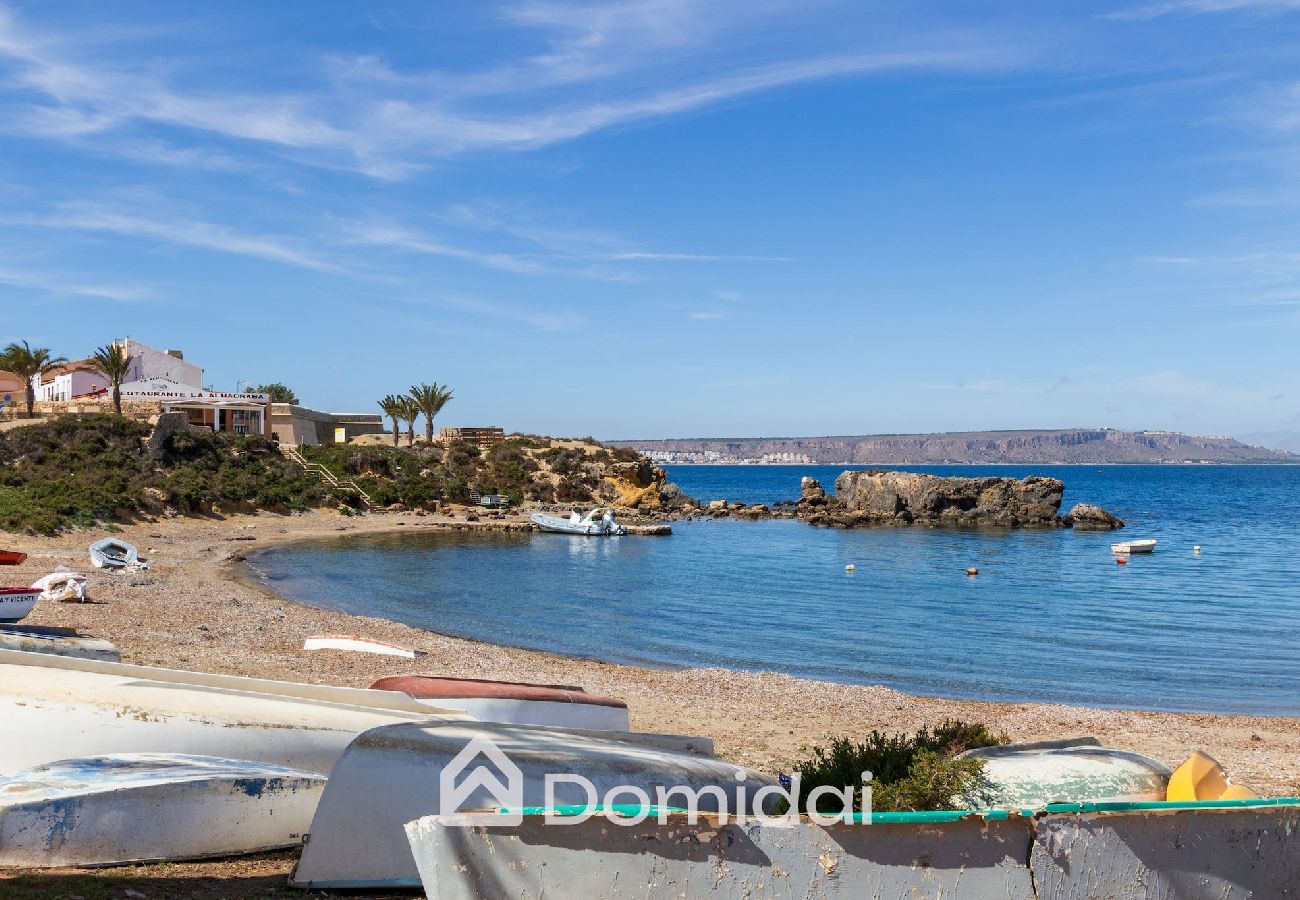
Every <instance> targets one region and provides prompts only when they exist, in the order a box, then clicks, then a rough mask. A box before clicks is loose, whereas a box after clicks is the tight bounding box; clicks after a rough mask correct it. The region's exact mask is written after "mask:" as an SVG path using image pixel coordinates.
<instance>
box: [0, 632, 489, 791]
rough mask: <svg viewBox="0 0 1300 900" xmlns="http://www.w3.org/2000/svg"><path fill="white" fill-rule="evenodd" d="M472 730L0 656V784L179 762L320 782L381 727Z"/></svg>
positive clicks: (264, 690)
mask: <svg viewBox="0 0 1300 900" xmlns="http://www.w3.org/2000/svg"><path fill="white" fill-rule="evenodd" d="M424 721H455V722H460V721H472V720H471V719H470V718H469V717H468V716H467V715H466V714H465V713H463V712H461V711H460V710H454V709H440V708H437V707H433V706H430V705H428V704H425V703H420V702H418V701H416V700H414V699H413V698H411V697H409V696H407V695H405V694H401V693H396V692H394V691H372V690H366V689H363V688H348V687H332V686H326V685H314V684H299V683H296V682H288V681H271V680H267V679H260V678H244V677H240V676H236V675H212V674H207V673H203V672H186V671H182V670H178V669H161V668H153V667H150V666H137V665H128V664H126V663H113V662H102V661H98V660H90V659H76V658H72V657H67V656H52V655H48V654H45V653H28V652H22V651H19V650H3V649H0V734H3V735H21V739H16V740H5V741H0V772H17V771H19V770H21V769H26V768H30V767H32V766H37V765H42V764H45V763H51V762H55V761H57V760H61V759H69V758H73V757H91V756H103V755H106V754H115V753H185V754H196V755H201V756H219V757H222V758H225V759H244V760H251V761H254V762H263V763H269V764H271V765H277V766H284V767H286V768H290V769H300V770H303V771H307V772H315V773H317V774H320V775H328V774H329V772H330V770H331V769H332V768H333V767H334V763H335V762H336V761H337V760H338V758H339V756H340V755H342V753H343V751H344V750H345V749H346V748H347V746H348V744H349V743H350V742H351V741H352V739H353V738H355V737H356V736H357V735H359V734H361V733H362V732H365V731H368V730H370V729H372V728H375V727H377V726H379V725H390V724H395V723H403V722H424Z"/></svg>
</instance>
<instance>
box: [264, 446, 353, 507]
mask: <svg viewBox="0 0 1300 900" xmlns="http://www.w3.org/2000/svg"><path fill="white" fill-rule="evenodd" d="M280 454H281V455H282V456H283V457H284V458H285V459H287V460H289V461H290V462H292V463H296V464H297V465H298V466H299V467H300V468H301V469H302V470H303V471H304V472H306V473H307V474H308V475H314V476H315V477H316V478H317V479H318V480H319V481H322V482H324V483H325V484H327V485H329V486H330V487H334V488H344V489H347V490H352V491H356V492H357V494H358V495H359V496H360V497H361V502H362V504H363V505H364V506H365V508H366V509H367V510H373V509H375V508H376V507H375V501H373V500H371V499H370V495H369V494H367V493H366V492H365V491H363V490H362V489H361V485H359V484H357V483H356V482H355V481H353V480H352V479H351V478H337V477H335V475H334V473H333V472H331V471H330V470H329V469H327V468H325V467H324V466H322V465H321V464H320V463H314V462H308V461H307V458H306V457H305V456H303V455H302V453H300V452H299V451H298V448H297V447H295V446H294V445H293V444H285V443H281V444H280Z"/></svg>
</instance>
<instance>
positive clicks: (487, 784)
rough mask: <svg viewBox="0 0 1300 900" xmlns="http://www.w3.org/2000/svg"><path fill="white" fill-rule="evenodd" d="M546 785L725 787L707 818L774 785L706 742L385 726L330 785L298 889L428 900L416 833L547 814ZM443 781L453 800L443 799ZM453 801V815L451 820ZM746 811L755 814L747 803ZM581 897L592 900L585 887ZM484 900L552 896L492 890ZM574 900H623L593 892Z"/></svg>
mask: <svg viewBox="0 0 1300 900" xmlns="http://www.w3.org/2000/svg"><path fill="white" fill-rule="evenodd" d="M496 773H500V774H499V775H498V774H496ZM547 775H581V776H583V777H585V778H587V779H589V780H590V781H591V783H592V784H593V785H594V788H595V790H596V791H597V792H598V796H599V797H605V796H608V793H609V792H610V791H611V790H612V789H614V788H616V787H618V788H622V787H632V788H640V789H641V790H643V791H645V792H646V793H647V794H648V795H649V796H650V797H652V798H653V797H655V796H656V790H655V789H656V788H657V787H661V786H662V787H664V788H669V787H674V786H678V785H681V786H684V787H688V788H691V789H692V790H696V791H698V790H699V789H700V788H703V787H708V786H712V787H715V788H716V789H717V791H716V793H712V792H710V793H705V794H704V795H703V797H702V798H701V805H702V807H703V808H705V809H717V808H718V805H717V804H718V802H719V801H720V800H721V802H723V803H725V804H727V805H728V806H730V808H733V809H734V808H736V807H737V803H738V801H739V800H740V799H741V797H740V795H741V792H744V794H743V796H744V797H748V798H752V797H753V796H754V794H755V793H756V792H757V791H758V790H760V789H761V788H764V787H768V786H770V785H772V782H771V780H769V779H767V778H766V777H764V776H761V775H756V774H754V773H753V772H749V771H746V770H745V769H743V768H741V767H739V766H736V765H732V764H730V763H724V762H722V761H721V760H719V759H715V758H714V757H713V756H712V743H711V742H710V741H709V740H708V739H705V738H683V737H676V736H670V735H653V734H628V733H619V734H616V733H610V732H599V731H576V730H566V729H560V728H536V727H530V726H526V725H496V724H490V723H467V722H452V721H449V720H445V721H441V722H429V723H425V724H411V725H395V726H385V727H382V728H376V729H374V730H373V731H368V732H366V733H365V734H363V735H361V736H360V737H358V738H357V739H356V740H355V741H353V742H352V745H351V746H349V747H348V749H347V752H346V753H344V754H343V756H342V757H341V758H340V759H339V761H338V764H337V765H336V766H335V767H334V771H333V772H331V773H330V778H329V783H328V784H327V785H326V786H325V794H324V796H323V797H322V798H321V802H320V806H319V807H318V808H317V810H316V817H315V818H314V819H313V820H312V823H311V840H309V841H308V842H307V845H306V846H305V847H304V848H303V852H302V858H301V859H300V860H299V862H298V867H297V868H296V869H295V870H294V874H293V877H292V883H293V884H295V885H297V886H299V887H305V888H321V889H340V890H343V889H355V890H360V889H379V888H418V887H419V886H420V873H419V870H418V869H417V868H416V864H415V859H414V858H413V857H412V856H411V849H410V846H409V844H408V843H407V840H406V832H405V825H406V823H407V822H409V821H411V820H413V819H418V818H420V817H422V816H427V815H432V814H436V813H441V812H455V811H458V810H459V811H466V812H467V811H474V810H490V811H493V813H494V814H495V810H497V809H499V808H501V807H506V808H509V809H511V810H512V811H513V810H518V809H520V808H523V807H530V806H538V805H541V804H543V803H546V802H548V800H549V799H551V798H547V796H546V792H545V789H544V779H545V776H547ZM444 781H445V782H447V786H448V789H449V790H450V794H449V795H444V793H443V790H444V789H443V787H442V784H443V782H444ZM498 787H499V788H501V789H502V790H496V788H498ZM553 788H554V795H555V796H554V798H553V799H554V801H555V802H556V803H558V804H579V805H586V804H588V803H591V802H595V800H593V799H592V798H589V797H588V796H587V793H586V791H585V790H584V789H583V787H582V786H580V785H579V784H575V783H573V782H572V781H566V780H562V779H561V780H558V781H557V783H555V784H554V785H553ZM503 793H504V795H505V796H503V795H502V794H503ZM622 796H623V797H624V798H625V799H624V801H622V802H627V800H628V799H631V798H629V797H628V793H627V791H626V790H624V791H622ZM444 801H445V803H446V805H447V806H448V807H450V809H448V810H443V809H441V806H442V805H443V804H444ZM744 806H745V808H746V809H748V808H749V802H748V801H746V802H745V803H744ZM555 830H556V831H567V830H568V829H565V828H558V827H557V828H555ZM656 852H658V851H656ZM573 887H574V889H575V890H576V891H581V890H583V888H582V886H581V885H579V884H575V885H573ZM479 896H491V897H504V896H534V897H536V896H547V897H549V896H551V894H550V893H545V894H533V895H527V894H523V895H518V894H512V893H511V892H509V891H508V890H493V891H488V892H486V893H483V894H480V895H479ZM573 896H584V897H594V896H622V895H621V894H619V893H617V892H615V893H612V894H604V895H602V894H601V893H600V892H597V891H587V892H585V893H581V894H573Z"/></svg>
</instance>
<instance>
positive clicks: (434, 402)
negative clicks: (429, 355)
mask: <svg viewBox="0 0 1300 900" xmlns="http://www.w3.org/2000/svg"><path fill="white" fill-rule="evenodd" d="M451 396H452V395H451V388H449V387H446V386H444V385H440V384H438V382H436V381H435V382H434V383H433V384H415V385H411V399H412V400H414V401H415V403H416V405H417V406H419V408H420V412H422V413H424V437H425V440H427V441H428V442H429V443H430V444H432V443H433V417H434V416H436V415H437V414H438V413H440V412H442V408H443V407H444V406H446V405H447V401H448V400H450V399H451Z"/></svg>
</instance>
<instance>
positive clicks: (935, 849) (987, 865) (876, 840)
mask: <svg viewBox="0 0 1300 900" xmlns="http://www.w3.org/2000/svg"><path fill="white" fill-rule="evenodd" d="M332 787H333V785H332V784H331V785H330V786H328V787H327V788H326V794H327V795H328V793H329V791H330V789H331V788H332ZM324 805H325V804H324V802H322V804H321V807H322V809H323V808H324ZM621 812H622V811H621V810H617V811H613V812H612V813H611V814H618V813H621ZM647 812H648V810H647ZM548 813H549V814H551V815H548ZM585 814H586V811H585V810H583V811H570V810H564V809H559V810H556V809H550V808H544V809H538V810H524V811H523V813H522V815H520V816H518V817H517V819H518V822H517V824H516V823H511V824H505V823H503V824H502V825H494V824H492V823H484V822H483V821H482V820H477V821H470V822H467V821H465V819H464V817H455V816H429V817H426V818H421V819H419V820H417V821H412V822H411V823H409V824H408V825H407V827H406V829H405V830H406V834H407V839H408V841H409V843H410V847H411V854H412V857H413V859H414V861H415V864H416V866H417V867H418V870H419V872H420V875H421V881H422V884H423V887H424V891H425V894H426V896H427V897H429V898H430V900H472V898H476V897H520V898H523V897H528V898H534V897H545V898H547V900H585V898H587V897H636V898H638V900H677V898H681V897H726V898H757V897H765V898H767V897H822V898H828V900H857V898H860V897H1002V898H1006V900H1036V898H1045V897H1054V898H1066V897H1079V898H1082V897H1108V898H1127V900H1136V898H1148V900H1151V898H1157V897H1158V898H1162V900H1174V898H1209V897H1215V898H1229V897H1231V898H1248V897H1287V896H1290V895H1291V894H1292V893H1293V892H1294V889H1295V886H1296V885H1297V884H1300V799H1298V798H1295V797H1290V798H1270V799H1255V800H1250V799H1246V800H1238V801H1230V800H1229V801H1220V802H1203V803H1167V802H1163V801H1152V802H1143V803H1111V804H1053V805H1049V806H1048V807H1046V808H1045V809H1038V810H1010V811H1008V810H969V809H962V810H951V811H947V810H945V811H933V812H894V813H887V812H884V813H874V814H872V815H871V817H870V819H869V820H867V819H866V818H865V817H864V816H862V815H861V814H854V815H850V816H846V817H844V818H843V819H842V820H841V821H838V822H832V823H830V824H823V823H818V822H813V821H811V820H810V819H808V818H804V817H790V819H778V820H777V821H775V822H773V821H770V820H769V821H766V822H765V821H761V820H754V819H750V820H749V821H746V822H743V823H742V822H736V821H725V822H724V821H722V820H721V818H720V817H717V816H711V815H700V816H697V817H695V819H694V820H692V819H691V817H690V816H688V815H687V814H685V813H672V812H666V813H664V814H663V815H662V818H661V816H660V815H659V814H657V811H655V812H651V813H650V815H649V816H648V817H647V818H645V819H644V820H643V821H641V822H639V823H638V822H635V821H631V820H630V818H627V819H625V820H624V821H622V822H618V824H614V823H613V822H612V821H611V819H610V818H609V817H608V816H607V815H606V814H605V811H602V812H598V813H597V814H595V815H591V816H586V817H584V816H585ZM556 815H558V816H559V821H558V824H557V822H556V819H555V818H554V816H556ZM318 818H319V813H318ZM565 818H569V819H571V821H569V822H565V821H563V820H564V819H565ZM615 821H617V820H615ZM315 840H316V835H315V833H314V829H313V834H312V841H311V842H310V843H308V845H307V850H308V852H310V850H311V846H312V843H314V842H315ZM304 855H305V854H304Z"/></svg>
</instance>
